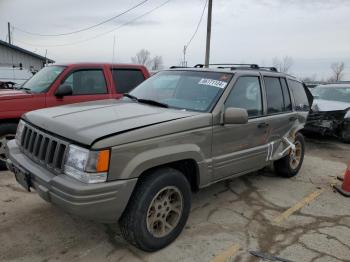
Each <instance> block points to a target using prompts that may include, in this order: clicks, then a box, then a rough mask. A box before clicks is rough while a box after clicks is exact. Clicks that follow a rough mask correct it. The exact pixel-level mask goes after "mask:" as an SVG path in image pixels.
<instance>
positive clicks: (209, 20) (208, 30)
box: [204, 0, 213, 67]
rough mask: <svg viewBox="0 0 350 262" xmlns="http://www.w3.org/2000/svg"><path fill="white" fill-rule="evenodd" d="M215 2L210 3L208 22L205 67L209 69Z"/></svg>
mask: <svg viewBox="0 0 350 262" xmlns="http://www.w3.org/2000/svg"><path fill="white" fill-rule="evenodd" d="M212 7H213V0H209V2H208V20H207V44H206V49H205V63H204V65H205V67H209V58H210V37H211V14H212Z"/></svg>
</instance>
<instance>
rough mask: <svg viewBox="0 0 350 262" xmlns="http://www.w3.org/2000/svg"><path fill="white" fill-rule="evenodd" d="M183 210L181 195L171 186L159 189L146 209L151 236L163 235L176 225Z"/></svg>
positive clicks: (158, 236) (159, 236)
mask: <svg viewBox="0 0 350 262" xmlns="http://www.w3.org/2000/svg"><path fill="white" fill-rule="evenodd" d="M182 211H183V196H182V193H181V192H180V190H179V189H178V188H176V187H173V186H168V187H165V188H163V189H161V190H160V191H159V192H158V193H157V194H156V196H155V197H154V198H153V200H152V202H151V204H150V206H149V208H148V211H147V218H146V220H147V221H146V222H147V229H148V231H149V232H150V233H151V234H152V236H153V237H156V238H161V237H165V236H167V235H168V234H170V232H171V231H172V230H173V229H174V228H175V227H176V226H177V224H178V223H179V221H180V218H181V215H182Z"/></svg>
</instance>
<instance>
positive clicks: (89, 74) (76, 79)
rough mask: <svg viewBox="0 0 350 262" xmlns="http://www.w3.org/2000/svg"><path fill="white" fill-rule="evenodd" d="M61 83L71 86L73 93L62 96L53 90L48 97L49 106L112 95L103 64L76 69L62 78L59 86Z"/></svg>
mask: <svg viewBox="0 0 350 262" xmlns="http://www.w3.org/2000/svg"><path fill="white" fill-rule="evenodd" d="M60 85H69V86H71V87H72V90H73V94H72V95H69V96H65V97H62V98H60V97H56V96H55V95H54V92H55V90H53V92H50V94H48V96H47V98H46V104H47V106H59V105H64V104H72V103H78V102H85V101H93V100H101V99H107V98H110V97H111V94H110V92H109V81H108V78H107V75H106V72H105V70H104V68H103V66H101V67H89V68H79V69H74V70H72V71H70V72H69V73H68V74H67V75H66V76H65V77H64V78H63V80H61V82H60V83H59V85H58V86H57V88H59V86H60Z"/></svg>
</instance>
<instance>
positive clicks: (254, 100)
mask: <svg viewBox="0 0 350 262" xmlns="http://www.w3.org/2000/svg"><path fill="white" fill-rule="evenodd" d="M262 94H263V91H262V88H261V79H260V75H251V76H240V77H239V78H238V79H237V81H236V83H235V85H234V86H233V88H232V90H231V93H230V94H229V96H228V97H227V100H226V102H225V106H224V107H225V109H226V108H229V107H235V108H244V109H246V110H247V112H248V117H249V120H248V123H247V124H234V125H225V124H224V125H216V126H214V127H213V149H212V152H213V167H214V168H213V171H214V180H220V179H223V178H225V177H228V176H232V175H240V174H243V173H247V172H250V171H254V170H257V169H259V168H261V167H263V166H264V165H265V163H266V157H267V146H266V144H267V141H268V133H269V132H268V131H269V125H268V124H267V121H266V117H265V116H264V105H263V95H262Z"/></svg>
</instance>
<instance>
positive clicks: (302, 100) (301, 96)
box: [288, 80, 310, 111]
mask: <svg viewBox="0 0 350 262" xmlns="http://www.w3.org/2000/svg"><path fill="white" fill-rule="evenodd" d="M288 84H289V87H290V89H291V91H292V94H293V97H294V102H295V110H296V111H309V110H310V105H309V100H308V99H307V95H306V93H305V89H304V86H303V85H302V83H300V82H298V81H294V80H288Z"/></svg>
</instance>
